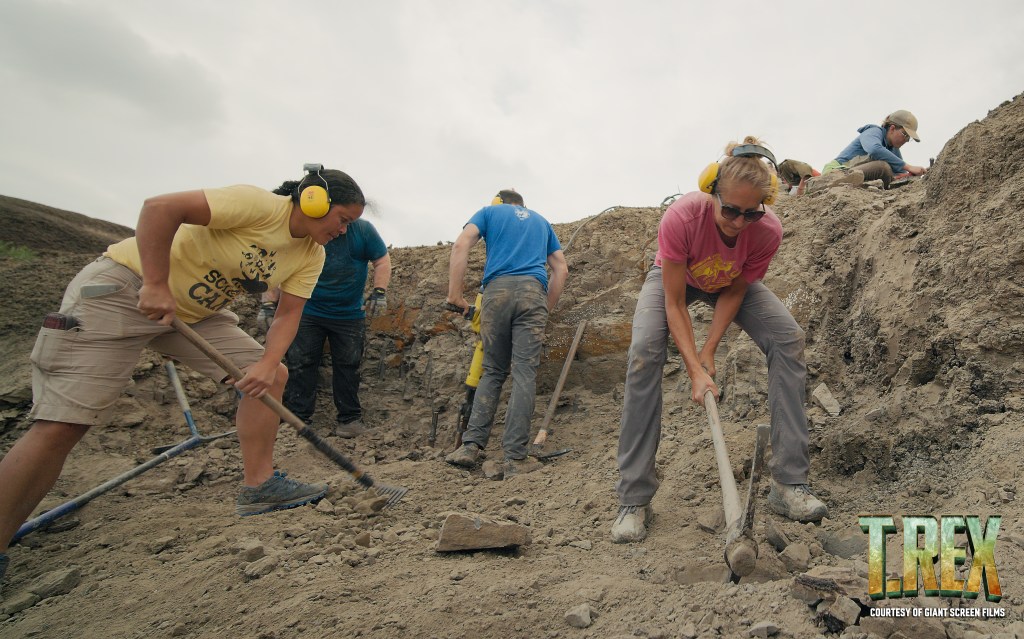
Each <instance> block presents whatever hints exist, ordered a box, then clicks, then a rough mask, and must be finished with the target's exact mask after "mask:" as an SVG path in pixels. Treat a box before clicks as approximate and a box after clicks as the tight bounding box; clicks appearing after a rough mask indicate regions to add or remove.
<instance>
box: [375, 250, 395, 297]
mask: <svg viewBox="0 0 1024 639" xmlns="http://www.w3.org/2000/svg"><path fill="white" fill-rule="evenodd" d="M370 264H373V288H387V287H388V284H390V283H391V254H390V253H385V254H384V256H383V257H379V258H377V259H375V260H373V261H372V262H370Z"/></svg>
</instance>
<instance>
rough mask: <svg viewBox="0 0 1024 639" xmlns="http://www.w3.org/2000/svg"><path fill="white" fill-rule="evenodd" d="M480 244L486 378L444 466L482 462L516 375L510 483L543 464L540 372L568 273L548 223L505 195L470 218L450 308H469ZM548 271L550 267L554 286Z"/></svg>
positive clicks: (510, 414) (507, 440) (455, 255)
mask: <svg viewBox="0 0 1024 639" xmlns="http://www.w3.org/2000/svg"><path fill="white" fill-rule="evenodd" d="M480 238H483V239H484V242H485V243H486V246H487V259H486V261H485V263H484V275H483V281H482V288H483V302H482V306H481V311H480V313H481V316H480V339H481V341H483V346H484V362H483V368H484V372H483V376H482V377H481V378H480V383H479V385H478V386H477V389H476V395H475V396H474V398H473V411H472V414H471V416H470V418H469V424H467V426H466V432H465V434H464V435H463V436H462V442H463V444H462V447H461V448H459V449H458V450H456V451H455V452H453V453H451V454H450V455H448V456H447V457H445V461H447V462H448V463H449V464H454V465H456V466H463V467H473V466H475V465H476V464H477V463H478V462H479V461H480V460H481V459H482V458H483V449H484V448H485V447H486V446H487V440H488V439H489V438H490V434H491V433H490V431H491V422H492V421H493V419H494V413H495V410H496V409H497V404H498V396H499V395H500V394H501V387H502V385H503V384H504V383H505V379H506V378H507V377H508V375H509V372H511V373H512V395H511V396H510V397H509V400H508V410H507V411H506V413H505V432H504V435H503V437H502V442H501V447H502V450H503V452H504V456H505V462H504V475H505V476H506V477H508V476H510V475H515V474H518V473H524V472H529V471H531V470H534V469H535V468H536V466H537V465H539V464H537V463H536V462H533V463H531V462H529V461H527V459H526V453H527V448H526V447H527V443H528V441H529V437H530V420H531V418H532V417H533V407H534V400H535V399H536V398H535V395H536V391H537V366H538V365H540V352H541V347H542V346H543V342H544V327H545V325H546V324H547V319H548V312H549V311H550V310H551V309H553V308H554V307H555V304H557V303H558V298H559V296H560V295H561V294H562V288H563V287H564V286H565V280H566V277H567V276H568V275H569V269H568V267H567V266H566V263H565V255H564V254H563V253H562V247H561V245H560V244H559V243H558V238H557V237H556V236H555V231H554V230H553V229H552V228H551V225H550V224H549V223H548V221H547V220H545V219H544V218H543V217H541V216H540V215H539V214H538V213H537V212H535V211H531V210H530V209H528V208H526V206H525V205H524V203H523V197H522V196H521V195H519V194H518V193H516V192H515V191H514V190H511V189H508V190H503V191H499V192H498V195H497V196H496V197H495V198H494V200H493V201H492V202H491V206H486V207H484V208H482V209H480V210H479V211H477V213H476V215H474V216H473V217H472V218H470V220H469V223H467V224H466V226H465V227H463V229H462V233H461V234H460V235H459V237H458V239H456V240H455V244H454V245H453V246H452V255H451V260H450V262H449V267H448V274H449V280H448V299H447V302H448V303H449V304H452V305H454V306H457V307H459V308H462V309H468V308H469V306H470V304H469V302H467V301H466V298H465V296H464V292H463V288H462V287H463V279H464V278H465V275H466V268H467V266H468V263H469V250H470V249H471V248H472V247H473V246H474V245H475V244H476V243H477V242H478V241H480ZM545 266H547V267H549V268H550V269H551V277H550V280H549V279H548V273H547V270H546V269H545Z"/></svg>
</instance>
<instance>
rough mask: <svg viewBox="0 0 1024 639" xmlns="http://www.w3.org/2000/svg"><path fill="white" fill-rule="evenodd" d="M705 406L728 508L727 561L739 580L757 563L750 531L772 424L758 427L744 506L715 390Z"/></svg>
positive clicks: (724, 506) (733, 579)
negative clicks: (726, 441) (726, 443)
mask: <svg viewBox="0 0 1024 639" xmlns="http://www.w3.org/2000/svg"><path fill="white" fill-rule="evenodd" d="M704 409H705V410H706V411H707V413H708V426H709V427H710V429H711V440H712V441H713V442H714V444H715V461H716V462H717V463H718V481H719V484H720V485H721V487H722V510H724V511H725V526H726V528H725V530H726V536H725V539H726V542H725V563H726V564H727V565H728V566H729V581H731V582H733V583H736V582H738V581H739V579H740V577H745V576H747V575H749V574H750V573H752V572H754V568H756V567H757V542H756V541H754V538H753V536H752V535H751V534H750V528H751V526H752V525H753V521H754V497H755V495H756V493H757V485H756V482H758V481H760V478H761V467H762V466H763V465H764V444H765V442H767V439H768V428H767V427H764V430H763V431H762V428H761V427H758V433H757V442H758V445H757V447H755V449H754V466H753V468H752V469H751V473H750V487H749V489H748V491H747V504H746V508H744V509H743V510H741V509H740V495H739V491H738V490H737V489H736V478H735V477H733V474H732V466H731V465H730V464H729V451H728V449H726V447H725V436H724V435H723V434H722V423H721V419H720V418H719V416H718V404H717V403H715V394H714V393H713V392H711V391H710V390H709V391H707V392H705V393H704ZM758 458H760V459H758Z"/></svg>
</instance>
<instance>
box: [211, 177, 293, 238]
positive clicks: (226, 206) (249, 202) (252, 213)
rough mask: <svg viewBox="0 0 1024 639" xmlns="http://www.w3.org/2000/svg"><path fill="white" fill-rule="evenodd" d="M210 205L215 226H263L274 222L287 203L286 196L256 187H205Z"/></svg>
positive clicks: (235, 227) (212, 224) (223, 227)
mask: <svg viewBox="0 0 1024 639" xmlns="http://www.w3.org/2000/svg"><path fill="white" fill-rule="evenodd" d="M203 194H204V195H205V196H206V203H207V204H208V205H209V206H210V223H209V224H207V226H208V227H209V228H211V229H240V228H259V227H261V226H265V225H268V224H272V223H273V222H274V216H275V213H277V212H278V211H280V210H282V207H283V206H286V202H285V200H286V199H287V198H285V196H281V195H275V194H273V193H271V192H270V191H266V190H264V189H261V188H259V187H256V186H248V185H244V184H241V185H236V186H228V187H224V188H219V189H203Z"/></svg>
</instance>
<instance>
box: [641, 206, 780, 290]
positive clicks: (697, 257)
mask: <svg viewBox="0 0 1024 639" xmlns="http://www.w3.org/2000/svg"><path fill="white" fill-rule="evenodd" d="M765 210H766V211H767V213H765V215H764V217H762V218H761V219H760V220H758V221H757V222H754V223H753V224H750V225H748V226H747V228H745V229H743V231H742V232H741V233H740V234H739V236H738V237H737V238H736V246H733V247H729V246H726V245H725V242H723V241H722V236H721V235H719V233H718V227H717V226H715V207H714V204H713V203H712V200H711V197H709V196H708V195H707V194H705V193H701V192H699V191H694V192H693V193H687V194H686V195H684V196H683V197H681V198H679V199H678V200H676V201H675V202H673V203H672V206H670V207H668V210H667V211H665V215H664V216H662V218H661V226H660V227H659V228H658V255H657V257H656V258H655V260H654V263H655V264H657V265H658V266H661V261H662V259H667V260H671V261H673V262H678V263H681V264H686V283H687V284H689V285H690V286H693V287H694V288H699V289H700V290H702V291H705V292H708V293H715V292H717V291H720V290H721V289H723V288H725V287H726V286H729V285H730V284H732V281H733V280H734V279H736V278H737V277H739V276H740V275H742V276H743V278H744V279H745V280H747V282H748V283H753V282H756V281H757V280H759V279H761V278H762V277H764V274H765V273H766V272H767V271H768V264H769V263H770V262H771V261H772V257H773V256H774V255H775V252H776V251H778V250H779V244H781V243H782V223H781V222H780V221H779V218H778V217H777V216H776V215H775V212H774V211H772V210H771V209H770V208H768V207H767V206H766V207H765Z"/></svg>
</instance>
